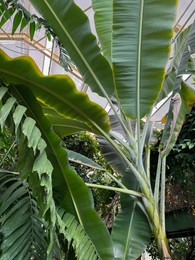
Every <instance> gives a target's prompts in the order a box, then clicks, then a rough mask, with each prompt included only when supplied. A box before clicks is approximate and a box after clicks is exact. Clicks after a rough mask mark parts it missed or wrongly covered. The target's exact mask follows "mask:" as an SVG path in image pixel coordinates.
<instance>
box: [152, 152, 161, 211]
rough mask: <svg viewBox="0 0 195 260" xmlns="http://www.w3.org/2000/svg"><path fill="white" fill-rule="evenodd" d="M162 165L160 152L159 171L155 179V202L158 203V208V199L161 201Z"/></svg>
mask: <svg viewBox="0 0 195 260" xmlns="http://www.w3.org/2000/svg"><path fill="white" fill-rule="evenodd" d="M161 165H162V157H161V154H160V153H159V155H158V165H157V172H156V180H155V187H154V202H155V205H156V207H157V208H158V201H159V188H160V176H161Z"/></svg>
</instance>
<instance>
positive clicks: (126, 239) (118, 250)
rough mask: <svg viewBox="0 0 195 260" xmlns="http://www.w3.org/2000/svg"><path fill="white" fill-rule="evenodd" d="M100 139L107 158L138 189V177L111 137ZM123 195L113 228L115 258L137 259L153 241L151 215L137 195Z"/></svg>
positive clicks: (130, 185) (127, 183) (129, 184)
mask: <svg viewBox="0 0 195 260" xmlns="http://www.w3.org/2000/svg"><path fill="white" fill-rule="evenodd" d="M98 141H99V143H100V148H101V150H102V153H103V155H104V157H105V159H106V160H107V162H108V163H109V164H110V165H111V166H112V167H113V168H114V169H115V170H116V171H117V172H118V173H119V174H121V175H122V176H123V178H122V183H123V184H124V185H125V186H126V187H127V188H129V189H130V190H135V191H138V190H139V185H138V182H137V179H136V177H135V176H134V175H133V173H132V172H131V171H130V170H129V168H128V167H127V165H126V163H125V162H124V161H123V159H122V158H121V157H120V155H119V154H118V153H117V152H116V151H115V149H114V148H113V147H112V146H111V145H110V144H109V143H108V141H107V140H105V139H103V138H98ZM120 197H121V209H120V212H119V213H118V215H117V216H116V219H115V222H114V226H113V230H112V240H113V246H114V257H115V258H114V259H118V260H119V259H121V260H122V259H137V258H138V257H139V255H141V254H142V252H143V251H144V249H145V247H146V246H147V244H148V243H149V239H150V235H151V230H150V227H149V224H148V219H147V217H146V216H145V214H144V212H143V211H142V210H141V209H140V208H139V206H138V204H137V202H136V201H135V200H134V199H132V198H131V197H130V196H128V195H126V194H121V195H120ZM143 227H144V228H143Z"/></svg>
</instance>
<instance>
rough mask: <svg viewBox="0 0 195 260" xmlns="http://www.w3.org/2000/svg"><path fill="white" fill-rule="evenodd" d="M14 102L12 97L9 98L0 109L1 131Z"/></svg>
mask: <svg viewBox="0 0 195 260" xmlns="http://www.w3.org/2000/svg"><path fill="white" fill-rule="evenodd" d="M15 102H16V99H15V98H13V97H10V98H9V99H8V100H7V101H6V103H5V104H4V105H3V106H2V107H1V110H0V125H1V129H3V127H4V124H5V121H6V119H7V117H8V115H9V113H10V111H11V110H12V108H13V106H14V104H15Z"/></svg>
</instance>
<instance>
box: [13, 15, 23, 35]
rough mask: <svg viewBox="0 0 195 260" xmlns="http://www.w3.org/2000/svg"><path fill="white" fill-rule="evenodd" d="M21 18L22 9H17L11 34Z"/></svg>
mask: <svg viewBox="0 0 195 260" xmlns="http://www.w3.org/2000/svg"><path fill="white" fill-rule="evenodd" d="M21 20H22V11H21V10H20V11H18V12H17V13H16V15H15V17H14V21H13V26H12V34H14V33H15V31H16V30H17V28H18V26H19V25H20V23H21Z"/></svg>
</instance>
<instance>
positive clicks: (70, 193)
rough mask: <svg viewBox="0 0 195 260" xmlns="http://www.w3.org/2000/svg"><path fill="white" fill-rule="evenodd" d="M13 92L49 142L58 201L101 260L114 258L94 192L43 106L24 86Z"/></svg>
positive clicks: (34, 177)
mask: <svg viewBox="0 0 195 260" xmlns="http://www.w3.org/2000/svg"><path fill="white" fill-rule="evenodd" d="M10 91H13V92H14V94H15V96H16V97H17V99H18V100H20V102H21V103H22V105H24V106H26V107H27V108H28V114H29V116H30V117H31V118H34V119H35V120H36V123H37V125H38V127H39V129H40V131H41V133H42V137H43V139H44V140H45V141H46V143H47V148H46V152H47V156H48V159H49V160H50V162H51V163H52V165H53V167H54V170H53V172H52V178H53V189H54V197H55V200H56V202H57V203H59V204H60V206H61V207H63V208H64V209H65V210H66V211H67V212H70V213H71V214H73V215H74V216H75V217H76V218H77V219H78V221H79V223H80V224H81V225H83V226H84V228H85V232H86V233H87V234H88V235H89V237H90V239H91V241H92V242H93V244H94V245H95V246H96V250H97V251H98V254H99V255H100V256H101V257H102V259H105V260H107V259H113V252H112V244H111V239H110V235H109V233H108V231H107V229H106V227H105V225H104V224H103V222H102V220H101V219H100V218H99V216H98V215H97V213H96V212H95V210H94V205H93V200H92V195H91V192H90V191H89V189H88V188H87V187H86V185H85V184H84V182H83V181H82V179H81V178H80V177H79V176H78V175H77V174H76V173H75V172H74V171H73V169H72V168H71V167H70V166H69V164H68V157H67V153H66V152H65V150H64V149H63V148H62V147H61V146H60V142H61V140H60V138H59V137H58V136H57V135H56V134H55V133H54V132H53V131H52V130H51V125H50V123H49V121H48V120H47V118H46V117H45V116H44V114H43V112H42V109H41V106H40V104H39V103H38V102H37V100H36V99H35V97H34V96H33V95H32V92H31V91H30V90H29V89H28V88H26V87H24V86H22V85H21V86H17V87H15V88H14V87H13V86H12V87H10ZM43 177H44V176H43ZM31 181H34V182H35V184H36V175H33V177H32V178H31ZM35 184H34V185H35ZM40 197H41V195H40Z"/></svg>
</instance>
